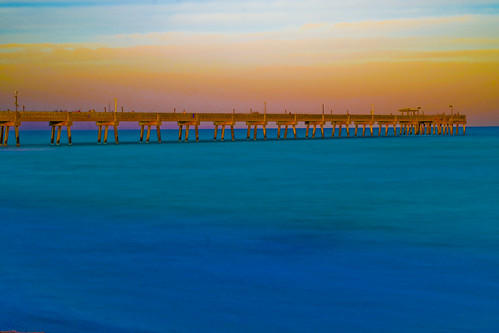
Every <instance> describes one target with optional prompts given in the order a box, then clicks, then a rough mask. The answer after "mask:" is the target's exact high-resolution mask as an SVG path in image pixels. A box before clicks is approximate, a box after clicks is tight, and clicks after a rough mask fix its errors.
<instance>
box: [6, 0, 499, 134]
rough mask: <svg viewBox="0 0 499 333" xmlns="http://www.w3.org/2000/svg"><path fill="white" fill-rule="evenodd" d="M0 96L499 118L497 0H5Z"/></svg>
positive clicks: (145, 107) (475, 120)
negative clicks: (452, 109) (406, 110)
mask: <svg viewBox="0 0 499 333" xmlns="http://www.w3.org/2000/svg"><path fill="white" fill-rule="evenodd" d="M0 77H1V81H0V109H7V108H10V109H13V108H14V98H13V92H14V90H16V89H18V90H19V98H20V104H21V105H25V106H26V108H27V109H29V110H34V109H37V110H54V109H67V110H76V109H81V110H88V109H92V108H94V109H96V110H102V109H103V108H104V106H108V105H109V106H110V105H112V104H113V102H112V100H113V98H114V97H116V98H118V100H119V103H120V105H123V106H124V107H125V109H126V110H131V109H134V110H136V111H154V112H157V111H172V110H173V108H174V107H175V108H177V109H186V110H189V111H192V112H203V111H204V112H214V111H218V112H230V111H231V110H232V109H233V108H235V109H236V110H238V111H240V112H247V111H248V110H249V108H250V107H251V108H253V109H259V108H262V106H263V101H267V105H268V109H269V111H270V112H283V111H284V109H287V110H289V111H292V112H320V110H321V104H322V103H325V104H326V108H327V109H328V110H333V112H336V113H344V112H346V110H347V109H348V110H349V112H350V113H368V112H369V111H370V109H371V105H373V106H374V111H375V113H392V112H396V110H397V109H399V108H402V107H408V106H410V107H415V106H421V107H422V108H423V110H425V112H426V113H428V114H430V113H441V112H448V111H449V108H448V106H449V104H453V105H454V106H455V110H458V111H460V112H461V113H465V114H467V115H468V121H469V123H470V124H475V125H499V4H498V3H497V1H480V0H478V1H468V0H454V1H450V0H449V1H448V0H434V1H411V2H401V1H392V0H379V1H367V0H353V1H342V2H339V1H338V2H336V1H323V0H316V1H294V0H293V1H272V0H270V1H237V2H236V1H224V0H221V1H199V0H198V1H161V0H158V1H140V2H139V1H112V0H111V1H0Z"/></svg>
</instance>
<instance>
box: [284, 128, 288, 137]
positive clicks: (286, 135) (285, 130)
mask: <svg viewBox="0 0 499 333" xmlns="http://www.w3.org/2000/svg"><path fill="white" fill-rule="evenodd" d="M287 138H288V125H285V126H284V139H287Z"/></svg>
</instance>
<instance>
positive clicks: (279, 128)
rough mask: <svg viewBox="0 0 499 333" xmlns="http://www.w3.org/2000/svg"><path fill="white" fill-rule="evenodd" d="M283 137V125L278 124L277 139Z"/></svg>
mask: <svg viewBox="0 0 499 333" xmlns="http://www.w3.org/2000/svg"><path fill="white" fill-rule="evenodd" d="M280 138H281V125H277V139H280Z"/></svg>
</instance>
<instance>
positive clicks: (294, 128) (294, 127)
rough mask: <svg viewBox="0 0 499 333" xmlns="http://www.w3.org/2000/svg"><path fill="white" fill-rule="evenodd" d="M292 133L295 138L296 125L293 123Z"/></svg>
mask: <svg viewBox="0 0 499 333" xmlns="http://www.w3.org/2000/svg"><path fill="white" fill-rule="evenodd" d="M293 134H294V136H295V139H296V125H293Z"/></svg>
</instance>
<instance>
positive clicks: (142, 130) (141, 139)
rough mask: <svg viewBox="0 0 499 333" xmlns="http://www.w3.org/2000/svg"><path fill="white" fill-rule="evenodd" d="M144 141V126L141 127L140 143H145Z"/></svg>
mask: <svg viewBox="0 0 499 333" xmlns="http://www.w3.org/2000/svg"><path fill="white" fill-rule="evenodd" d="M143 141H144V125H140V141H139V142H141V143H142V142H143Z"/></svg>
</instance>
